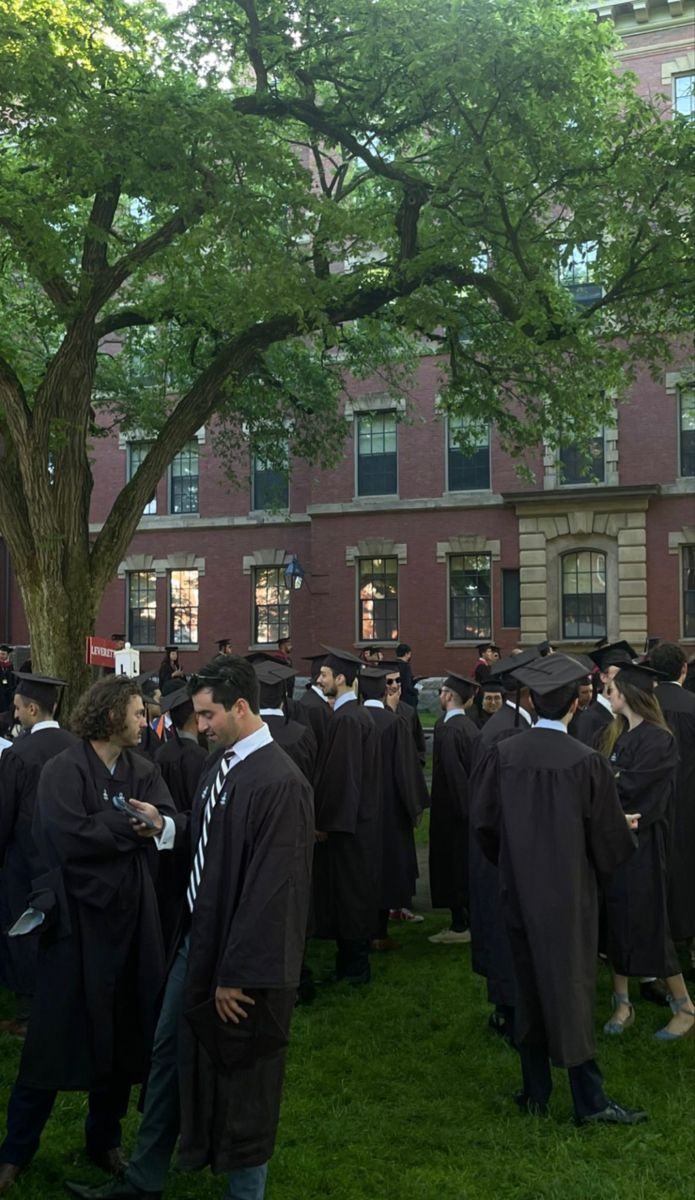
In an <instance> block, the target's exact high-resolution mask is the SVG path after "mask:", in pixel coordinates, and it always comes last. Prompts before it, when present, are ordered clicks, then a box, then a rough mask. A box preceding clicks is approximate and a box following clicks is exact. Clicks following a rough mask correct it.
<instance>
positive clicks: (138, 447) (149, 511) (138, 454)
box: [128, 442, 157, 517]
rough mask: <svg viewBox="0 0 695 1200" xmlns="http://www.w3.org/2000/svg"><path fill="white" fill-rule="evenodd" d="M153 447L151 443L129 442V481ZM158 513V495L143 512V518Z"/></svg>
mask: <svg viewBox="0 0 695 1200" xmlns="http://www.w3.org/2000/svg"><path fill="white" fill-rule="evenodd" d="M151 445H152V443H151V442H129V443H128V481H130V480H131V479H132V478H133V475H134V474H135V472H136V471H137V469H138V467H139V466H140V465H141V463H142V461H143V459H145V458H146V457H147V453H148V451H149V449H150V446H151ZM156 512H157V496H156V493H155V495H154V496H153V497H152V499H151V500H150V501H149V503H148V504H146V505H145V507H144V508H143V510H142V515H143V517H151V516H152V515H153V514H154V513H156Z"/></svg>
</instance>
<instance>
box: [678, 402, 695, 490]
mask: <svg viewBox="0 0 695 1200" xmlns="http://www.w3.org/2000/svg"><path fill="white" fill-rule="evenodd" d="M679 409H680V443H681V464H680V465H681V475H682V476H688V477H692V476H693V475H695V388H692V389H691V388H688V390H687V391H681V392H680V393H679Z"/></svg>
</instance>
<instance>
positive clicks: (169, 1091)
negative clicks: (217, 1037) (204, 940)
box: [125, 938, 268, 1200]
mask: <svg viewBox="0 0 695 1200" xmlns="http://www.w3.org/2000/svg"><path fill="white" fill-rule="evenodd" d="M187 964H188V938H185V939H184V941H183V942H182V943H181V945H180V946H179V951H178V954H177V955H176V958H175V960H174V965H173V967H172V968H171V971H170V972H169V978H168V979H167V984H166V989H165V992H164V1000H163V1001H162V1010H161V1013H160V1015H159V1021H158V1023H157V1031H156V1033H155V1035H154V1046H153V1047H152V1066H151V1067H150V1073H149V1076H148V1078H147V1087H146V1090H145V1109H144V1112H143V1115H142V1121H141V1122H140V1128H139V1130H138V1137H137V1141H136V1143H135V1148H134V1150H133V1153H132V1154H131V1156H130V1163H129V1164H128V1169H127V1171H126V1174H125V1178H126V1179H127V1180H128V1183H131V1184H133V1186H134V1187H137V1188H140V1189H141V1190H142V1191H143V1192H162V1191H164V1184H165V1181H166V1176H167V1171H168V1169H169V1163H170V1162H171V1158H172V1155H173V1153H174V1149H175V1147H176V1141H177V1139H178V1136H179V1124H180V1120H179V1069H178V1049H179V1047H178V1035H179V1021H180V1019H181V1007H182V1004H183V985H184V981H185V978H186V967H187ZM267 1174H268V1164H267V1162H266V1163H262V1164H261V1165H260V1166H259V1167H239V1168H237V1170H235V1171H230V1172H229V1176H228V1178H229V1187H228V1190H227V1192H226V1193H225V1198H224V1200H263V1197H264V1195H265V1181H266V1175H267Z"/></svg>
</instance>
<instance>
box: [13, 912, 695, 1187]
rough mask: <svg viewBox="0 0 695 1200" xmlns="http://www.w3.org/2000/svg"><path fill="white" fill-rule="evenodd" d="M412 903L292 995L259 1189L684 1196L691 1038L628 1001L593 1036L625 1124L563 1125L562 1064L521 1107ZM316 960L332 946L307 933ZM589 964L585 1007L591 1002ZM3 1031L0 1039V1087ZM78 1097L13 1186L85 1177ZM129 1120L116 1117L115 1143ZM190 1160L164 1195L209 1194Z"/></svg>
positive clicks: (604, 999) (475, 986)
mask: <svg viewBox="0 0 695 1200" xmlns="http://www.w3.org/2000/svg"><path fill="white" fill-rule="evenodd" d="M444 924H446V920H445V914H443V913H435V914H429V915H428V916H427V918H426V920H425V922H424V924H420V925H410V926H406V927H404V928H401V927H400V926H399V927H398V928H397V936H398V938H399V940H401V941H402V949H401V950H400V951H399V952H396V953H393V954H389V955H385V956H381V957H379V956H377V955H374V956H373V958H374V960H375V961H374V966H373V971H374V976H373V981H372V983H371V985H370V986H368V987H366V988H362V989H356V990H353V989H351V988H349V987H348V986H347V985H339V986H333V987H330V986H327V987H323V988H321V989H320V994H319V996H318V998H317V1000H316V1001H315V1003H314V1004H313V1005H312V1006H311V1007H310V1008H305V1009H300V1010H298V1012H297V1014H296V1017H295V1021H294V1025H293V1033H292V1045H291V1053H290V1061H289V1068H288V1073H287V1081H286V1086H285V1098H284V1103H283V1110H282V1119H281V1123H280V1134H279V1139H278V1147H277V1150H276V1154H275V1157H274V1159H273V1163H272V1167H271V1174H270V1181H269V1186H268V1200H323V1197H332V1198H334V1200H693V1197H695V1040H693V1039H689V1040H686V1041H685V1042H683V1043H681V1044H680V1045H672V1046H661V1045H659V1044H658V1043H657V1042H655V1041H654V1039H653V1037H652V1034H653V1032H654V1031H655V1030H656V1029H657V1028H659V1026H660V1025H662V1024H665V1022H666V1019H667V1016H668V1014H667V1013H665V1010H663V1009H657V1008H655V1007H654V1006H653V1005H650V1004H645V1003H642V1004H640V1005H639V1006H638V1010H637V1022H636V1024H635V1026H634V1027H633V1028H632V1029H630V1030H628V1032H627V1033H626V1034H625V1035H624V1036H623V1037H622V1038H619V1039H612V1040H611V1039H608V1038H606V1037H605V1036H603V1035H601V1034H600V1035H599V1059H600V1062H601V1065H602V1067H603V1070H604V1073H605V1076H606V1081H607V1085H608V1090H609V1093H610V1094H612V1095H614V1096H615V1097H616V1098H618V1099H620V1100H621V1101H623V1102H625V1103H627V1104H632V1105H634V1104H640V1105H644V1106H645V1107H647V1108H648V1109H649V1112H650V1115H651V1121H650V1122H649V1123H648V1124H646V1125H642V1126H639V1127H637V1128H635V1129H634V1130H630V1129H610V1128H603V1129H601V1128H596V1129H581V1130H580V1129H576V1128H575V1127H574V1125H573V1124H572V1121H571V1104H570V1098H569V1090H568V1086H567V1082H566V1077H565V1075H564V1073H563V1072H557V1073H556V1083H557V1088H556V1092H555V1093H554V1095H553V1098H552V1101H551V1110H552V1117H551V1119H548V1120H541V1121H538V1120H534V1119H533V1118H530V1117H522V1116H521V1115H519V1114H518V1113H517V1111H516V1109H515V1106H514V1104H513V1102H512V1100H511V1096H512V1093H513V1092H514V1090H515V1088H516V1087H517V1086H518V1082H519V1079H518V1066H517V1061H516V1056H515V1054H514V1052H513V1051H512V1050H510V1049H508V1048H507V1047H506V1046H505V1045H504V1043H502V1042H501V1041H500V1040H499V1039H498V1038H497V1037H495V1035H493V1034H492V1033H490V1032H488V1030H487V1028H486V1020H487V1014H488V1010H489V1006H488V1005H487V1003H486V1001H485V990H484V984H483V982H482V981H481V980H480V979H478V978H477V977H476V976H474V975H473V974H472V973H471V971H470V966H469V949H468V947H466V946H453V947H445V946H433V945H431V944H430V943H429V942H428V941H427V934H428V933H432V932H434V931H436V930H437V929H439V928H441V927H442V926H443V925H444ZM310 959H311V962H312V965H313V966H314V967H315V968H316V969H317V972H318V973H321V972H322V971H327V970H328V969H329V968H330V966H331V960H332V950H331V947H330V946H329V945H327V944H325V945H322V944H315V946H314V947H313V948H312V951H311V955H310ZM608 995H609V985H608V979H607V973H606V972H605V971H602V972H601V978H600V995H599V1005H598V1019H599V1020H600V1021H602V1020H603V1019H605V1017H606V1016H607V1013H608ZM18 1058H19V1050H18V1045H17V1043H16V1042H14V1041H13V1040H12V1039H10V1038H7V1037H6V1036H3V1037H2V1038H0V1059H1V1063H2V1086H3V1089H4V1096H3V1103H4V1099H5V1098H6V1093H7V1088H8V1086H9V1085H10V1084H11V1082H12V1081H13V1079H14V1075H15V1071H16V1067H17V1062H18ZM83 1111H84V1104H83V1100H82V1098H81V1097H79V1096H72V1095H63V1096H61V1097H60V1098H59V1100H58V1103H57V1105H56V1109H55V1112H54V1115H53V1117H52V1120H51V1122H50V1124H49V1126H48V1128H47V1130H46V1134H45V1137H44V1141H43V1143H42V1147H41V1150H40V1152H39V1155H38V1156H37V1157H36V1159H35V1160H34V1164H33V1165H32V1167H31V1170H30V1171H29V1172H28V1173H27V1174H26V1175H25V1176H24V1177H23V1178H22V1179H21V1181H20V1183H19V1184H18V1185H17V1186H16V1188H15V1189H14V1190H13V1192H12V1195H13V1196H16V1200H23V1198H25V1200H47V1198H48V1200H52V1198H53V1197H59V1196H62V1195H63V1194H64V1193H63V1192H62V1188H61V1181H62V1179H63V1178H64V1177H65V1176H71V1177H73V1178H75V1177H77V1178H81V1179H85V1180H87V1179H90V1178H91V1179H93V1180H94V1182H97V1181H98V1180H100V1179H101V1178H102V1177H101V1176H100V1175H99V1174H98V1173H97V1172H96V1171H95V1170H94V1169H93V1168H90V1167H89V1166H88V1165H87V1164H86V1163H85V1161H84V1158H83V1153H82V1130H81V1120H82V1114H83ZM136 1127H137V1116H136V1114H135V1113H133V1114H132V1116H131V1117H130V1118H129V1121H128V1127H127V1133H126V1145H129V1144H132V1140H133V1136H134V1133H135V1130H136ZM223 1192H224V1186H223V1183H222V1181H221V1180H219V1179H218V1180H215V1179H213V1178H212V1177H211V1176H210V1175H208V1174H207V1173H204V1174H202V1175H198V1174H196V1175H179V1174H177V1173H175V1172H172V1174H171V1184H170V1187H169V1188H168V1189H167V1192H166V1196H167V1200H184V1198H189V1197H190V1198H196V1200H212V1198H213V1197H216V1198H217V1200H221V1197H222V1195H223Z"/></svg>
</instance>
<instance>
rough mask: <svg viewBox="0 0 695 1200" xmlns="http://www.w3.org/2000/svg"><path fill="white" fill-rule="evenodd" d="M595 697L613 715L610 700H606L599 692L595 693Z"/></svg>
mask: <svg viewBox="0 0 695 1200" xmlns="http://www.w3.org/2000/svg"><path fill="white" fill-rule="evenodd" d="M596 699H597V700H598V702H599V704H602V705H603V707H604V708H607V709H608V711H609V713H610V714H611V716H612V717H614V716H615V713H614V712H613V709H612V708H611V702H610V700H606V697H605V696H604V695H603V694H602V693H601V692H597V693H596Z"/></svg>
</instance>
